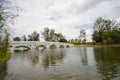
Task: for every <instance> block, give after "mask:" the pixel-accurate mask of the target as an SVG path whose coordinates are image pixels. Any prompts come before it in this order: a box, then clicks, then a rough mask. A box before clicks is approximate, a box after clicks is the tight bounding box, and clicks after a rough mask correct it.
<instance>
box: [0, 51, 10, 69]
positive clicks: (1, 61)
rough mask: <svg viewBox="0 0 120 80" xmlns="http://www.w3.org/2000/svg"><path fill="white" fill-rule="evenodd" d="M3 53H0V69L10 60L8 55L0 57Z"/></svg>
mask: <svg viewBox="0 0 120 80" xmlns="http://www.w3.org/2000/svg"><path fill="white" fill-rule="evenodd" d="M2 54H3V53H1V52H0V69H2V68H3V67H4V64H5V63H6V62H7V61H8V60H9V59H10V53H8V52H7V53H6V54H5V56H4V57H1V55H2Z"/></svg>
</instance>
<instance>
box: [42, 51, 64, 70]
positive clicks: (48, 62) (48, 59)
mask: <svg viewBox="0 0 120 80" xmlns="http://www.w3.org/2000/svg"><path fill="white" fill-rule="evenodd" d="M64 53H65V52H64V49H49V50H45V51H44V52H43V54H42V64H43V66H44V68H45V69H47V68H49V67H51V66H55V65H56V63H57V62H62V60H63V58H64V56H65V54H64Z"/></svg>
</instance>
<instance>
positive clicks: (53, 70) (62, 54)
mask: <svg viewBox="0 0 120 80" xmlns="http://www.w3.org/2000/svg"><path fill="white" fill-rule="evenodd" d="M3 73H4V74H3ZM0 80H120V48H119V47H107V48H105V47H81V48H60V49H58V48H57V49H44V50H29V51H14V52H12V53H11V59H10V60H9V61H8V62H7V63H6V66H5V68H4V69H3V70H2V72H0Z"/></svg>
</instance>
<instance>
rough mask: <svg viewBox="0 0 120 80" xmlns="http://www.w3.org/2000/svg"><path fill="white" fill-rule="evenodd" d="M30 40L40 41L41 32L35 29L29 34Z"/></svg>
mask: <svg viewBox="0 0 120 80" xmlns="http://www.w3.org/2000/svg"><path fill="white" fill-rule="evenodd" d="M28 41H39V33H37V32H36V31H34V32H33V33H32V34H31V35H28Z"/></svg>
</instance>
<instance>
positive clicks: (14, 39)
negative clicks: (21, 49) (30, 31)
mask: <svg viewBox="0 0 120 80" xmlns="http://www.w3.org/2000/svg"><path fill="white" fill-rule="evenodd" d="M20 40H21V39H20V37H15V38H13V41H20Z"/></svg>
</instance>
